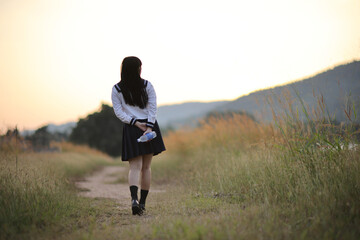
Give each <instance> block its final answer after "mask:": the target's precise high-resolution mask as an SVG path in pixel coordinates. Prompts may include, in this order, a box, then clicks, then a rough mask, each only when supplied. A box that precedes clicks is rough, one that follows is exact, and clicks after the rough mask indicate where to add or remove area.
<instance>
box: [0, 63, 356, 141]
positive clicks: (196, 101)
mask: <svg viewBox="0 0 360 240" xmlns="http://www.w3.org/2000/svg"><path fill="white" fill-rule="evenodd" d="M354 62H360V59H354V60H351V61H347V62H344V63H341V64H338V65H335V66H332V67H329V68H326V69H323V70H320V71H317V72H316V73H314V74H310V75H308V76H305V77H304V78H301V79H297V80H294V81H289V82H287V83H283V84H279V85H274V86H271V87H268V88H263V89H257V90H255V91H252V92H249V93H245V94H243V95H241V96H239V97H237V98H234V99H215V100H212V101H201V100H193V101H192V100H189V101H184V102H178V103H170V104H166V103H165V104H162V105H158V107H169V106H175V105H181V104H186V103H213V102H232V101H235V100H237V99H240V98H242V97H246V96H249V95H250V94H252V93H256V92H259V91H264V90H269V89H274V88H277V87H283V86H286V85H289V84H292V83H296V82H301V81H304V80H307V79H309V78H312V77H315V76H317V75H319V74H322V73H325V72H328V71H331V70H333V69H334V68H336V67H340V66H344V65H347V64H350V63H354ZM102 104H107V105H109V106H112V103H110V102H100V103H99V106H98V107H97V108H96V109H93V110H91V111H89V112H88V113H86V114H85V115H83V116H78V117H77V118H76V119H73V120H68V121H64V122H58V123H56V122H51V121H50V122H47V123H43V124H40V125H39V126H37V127H35V128H23V129H19V130H20V131H21V132H24V131H34V130H36V129H38V128H40V127H44V126H47V125H55V126H59V125H64V124H68V123H73V122H75V123H76V122H78V121H79V119H80V118H85V117H86V116H88V115H89V114H92V113H94V112H97V111H99V109H100V108H101V105H102ZM14 127H15V126H14ZM7 129H11V128H7ZM1 130H2V129H1V128H0V134H1Z"/></svg>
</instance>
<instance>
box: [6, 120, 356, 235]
mask: <svg viewBox="0 0 360 240" xmlns="http://www.w3.org/2000/svg"><path fill="white" fill-rule="evenodd" d="M309 115H310V114H309ZM276 120H277V121H276V124H274V125H265V124H260V123H257V122H255V121H253V120H252V119H250V118H249V117H247V116H246V115H233V116H231V117H228V118H216V117H213V118H210V119H207V121H204V122H203V123H202V124H201V126H200V127H198V128H197V129H194V130H179V131H176V132H172V133H170V134H169V135H168V136H167V137H166V138H165V144H166V146H167V151H166V152H165V153H163V154H161V155H159V156H158V157H155V158H154V161H153V165H152V171H153V183H154V184H155V185H162V186H165V187H166V192H164V193H157V194H151V192H150V195H149V200H148V203H147V212H148V213H147V214H146V215H145V216H142V217H139V216H132V215H131V214H130V209H129V210H128V209H122V210H121V209H120V210H119V209H117V208H116V202H115V201H113V200H111V199H86V198H82V197H79V196H77V194H76V191H75V189H74V187H73V185H72V183H71V179H72V178H74V177H75V176H83V174H85V173H87V172H89V171H92V170H93V169H96V168H97V167H99V166H101V165H104V164H113V163H112V161H111V160H109V159H108V158H107V157H106V156H104V155H101V154H97V153H94V152H88V151H87V150H84V151H80V150H79V149H77V150H76V149H72V147H68V148H69V149H68V150H67V151H64V152H63V153H55V154H22V155H20V156H19V161H18V164H17V166H18V167H17V169H16V168H15V164H14V162H15V160H14V156H13V155H7V154H5V155H4V154H3V155H2V157H1V173H0V174H1V175H0V181H1V190H0V193H1V199H0V207H1V210H0V211H1V212H0V217H1V220H0V224H1V229H2V230H1V235H0V236H1V237H2V238H6V237H8V238H12V239H22V238H23V237H24V236H26V238H34V239H41V238H44V239H47V238H51V239H359V237H360V201H359V200H360V149H359V147H358V142H357V139H358V138H357V137H358V134H359V132H356V130H354V129H353V128H352V127H351V126H352V125H351V124H350V125H335V124H333V123H331V121H328V120H326V118H324V119H321V118H318V119H310V118H308V119H307V121H305V122H304V121H299V120H298V119H297V118H296V116H295V115H292V117H291V116H290V115H288V116H286V117H284V118H277V119H276ZM70 146H71V145H70ZM69 179H70V180H69Z"/></svg>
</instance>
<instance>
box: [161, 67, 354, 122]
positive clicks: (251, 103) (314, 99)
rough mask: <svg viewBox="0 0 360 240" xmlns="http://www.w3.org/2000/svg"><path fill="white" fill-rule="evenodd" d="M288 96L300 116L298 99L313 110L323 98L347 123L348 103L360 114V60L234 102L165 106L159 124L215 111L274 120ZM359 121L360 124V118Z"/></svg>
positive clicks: (193, 117)
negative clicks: (239, 113)
mask: <svg viewBox="0 0 360 240" xmlns="http://www.w3.org/2000/svg"><path fill="white" fill-rule="evenodd" d="M297 94H298V96H297ZM285 96H287V99H288V100H290V101H292V104H291V107H292V108H294V109H296V108H297V109H299V113H300V115H303V114H302V111H301V103H300V101H299V98H301V99H302V101H303V102H304V104H305V105H306V106H307V107H308V108H309V109H310V110H311V109H314V108H316V106H317V105H318V99H321V98H322V100H323V102H324V103H325V105H326V109H327V110H328V112H329V113H330V114H331V115H332V116H335V117H336V120H337V121H340V122H341V121H345V120H347V116H346V114H345V112H344V110H345V108H346V105H347V103H351V102H352V103H354V105H353V106H354V107H355V109H356V111H357V113H359V112H360V111H359V110H360V61H353V62H351V63H348V64H343V65H339V66H336V67H334V68H333V69H329V70H326V71H324V72H321V73H319V74H316V75H314V76H312V77H309V78H306V79H303V80H299V81H295V82H293V83H290V84H287V85H284V86H278V87H274V88H270V89H265V90H260V91H255V92H253V93H250V94H248V95H246V96H242V97H239V98H238V99H236V100H234V101H224V102H210V103H199V102H189V103H183V104H177V105H169V106H162V107H159V111H158V112H159V113H158V121H159V123H160V125H161V126H164V127H166V126H171V127H174V128H177V127H179V126H182V125H185V124H189V123H193V122H194V121H196V120H197V119H199V118H201V117H203V116H205V115H206V114H207V113H209V112H213V111H217V112H226V111H245V112H247V113H250V114H251V115H253V116H255V118H256V119H257V120H260V121H271V120H272V119H273V117H272V112H271V107H272V108H273V109H274V110H275V112H276V113H280V112H281V111H282V106H281V105H282V104H283V103H284V102H285V101H286V100H285ZM269 98H270V99H272V100H273V101H272V103H271V106H270V105H269V104H267V102H268V99H269ZM352 117H354V114H353V115H352ZM356 121H357V122H359V118H358V119H356Z"/></svg>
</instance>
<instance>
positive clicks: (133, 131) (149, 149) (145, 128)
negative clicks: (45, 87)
mask: <svg viewBox="0 0 360 240" xmlns="http://www.w3.org/2000/svg"><path fill="white" fill-rule="evenodd" d="M141 65H142V63H141V61H140V59H139V58H137V57H126V58H124V60H123V62H122V64H121V80H120V82H119V83H117V84H115V85H114V87H113V88H112V94H111V99H112V103H113V108H114V112H115V115H116V116H117V117H118V118H119V119H120V120H121V121H122V122H123V123H124V128H123V138H122V156H121V158H122V161H129V164H130V170H129V186H130V193H131V199H132V200H131V201H132V204H131V208H132V214H133V215H136V214H137V215H141V214H142V213H143V212H144V211H145V201H146V197H147V195H148V192H149V189H150V180H151V169H150V165H151V159H152V156H154V155H157V154H159V153H161V152H162V151H165V146H164V142H163V139H162V137H161V133H160V129H159V125H158V123H157V121H156V111H157V106H156V94H155V90H154V88H153V86H152V84H151V83H150V82H149V81H147V80H144V79H142V78H141V77H140V74H141ZM151 131H155V132H156V135H157V136H156V137H155V138H154V139H152V140H150V141H148V142H137V139H138V138H139V137H140V136H141V135H144V134H146V133H148V132H151ZM140 178H141V181H140V184H139V180H140ZM139 185H140V186H141V195H140V202H138V186H139Z"/></svg>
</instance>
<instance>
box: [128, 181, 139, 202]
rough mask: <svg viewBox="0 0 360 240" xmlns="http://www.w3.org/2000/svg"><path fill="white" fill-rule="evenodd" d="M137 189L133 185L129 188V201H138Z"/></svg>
mask: <svg viewBox="0 0 360 240" xmlns="http://www.w3.org/2000/svg"><path fill="white" fill-rule="evenodd" d="M137 192H138V187H137V186H135V185H132V186H130V193H131V200H138V193H137Z"/></svg>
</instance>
